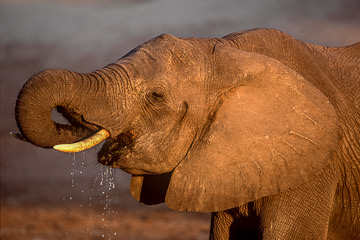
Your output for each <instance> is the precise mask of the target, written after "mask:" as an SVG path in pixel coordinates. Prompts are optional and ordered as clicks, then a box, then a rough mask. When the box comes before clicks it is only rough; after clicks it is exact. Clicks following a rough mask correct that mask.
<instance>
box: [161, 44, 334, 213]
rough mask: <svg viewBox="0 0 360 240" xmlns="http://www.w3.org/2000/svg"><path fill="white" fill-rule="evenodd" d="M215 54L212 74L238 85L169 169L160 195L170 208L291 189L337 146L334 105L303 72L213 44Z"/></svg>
mask: <svg viewBox="0 0 360 240" xmlns="http://www.w3.org/2000/svg"><path fill="white" fill-rule="evenodd" d="M294 57H296V56H294ZM215 59H216V61H215V62H216V64H218V65H220V67H219V71H220V72H218V73H217V74H215V76H218V78H219V79H216V81H219V82H222V83H226V82H229V81H234V82H236V84H235V83H234V85H235V86H234V87H232V88H231V89H230V88H229V90H228V91H225V92H223V93H222V94H220V95H219V97H218V100H217V103H216V104H215V107H214V109H213V112H211V113H210V114H209V117H208V123H207V126H206V127H205V128H204V131H203V132H202V134H200V137H199V138H198V139H197V142H195V143H194V144H193V147H192V148H191V149H190V150H189V152H188V154H187V156H186V158H185V159H184V160H183V161H182V162H181V163H180V164H179V165H178V166H177V167H176V168H175V170H174V172H173V175H172V177H171V180H170V184H169V187H168V191H167V194H166V199H165V201H166V203H167V205H168V206H169V207H170V208H173V209H175V210H180V211H202V212H210V211H211V212H213V211H220V210H225V209H229V208H233V207H236V206H240V205H242V204H244V203H247V202H250V201H254V200H256V199H259V198H261V197H264V196H269V195H274V194H278V193H280V192H284V191H288V190H290V189H292V188H296V187H298V186H299V185H300V184H302V183H305V182H306V181H308V180H310V179H311V178H312V177H314V176H315V175H316V174H319V173H320V172H321V171H322V169H323V168H324V167H325V166H326V165H327V164H328V163H329V162H330V161H331V159H332V155H334V151H335V150H336V149H337V145H338V140H339V136H338V123H337V116H336V113H335V110H334V107H333V106H332V105H331V104H330V103H329V101H328V99H327V98H326V97H325V96H324V95H323V94H322V92H320V91H319V90H318V89H317V88H315V87H314V86H313V85H312V84H310V83H309V82H308V81H306V80H305V79H304V78H303V77H302V76H301V75H299V74H297V73H296V72H294V71H293V70H291V69H290V68H288V67H286V66H285V65H283V64H282V63H280V62H278V61H276V60H274V59H271V58H268V57H266V56H263V55H259V54H254V53H249V52H244V51H241V50H238V49H233V48H230V47H226V46H222V47H217V49H215ZM214 81H215V80H214Z"/></svg>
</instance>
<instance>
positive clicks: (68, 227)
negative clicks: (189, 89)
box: [0, 0, 360, 240]
mask: <svg viewBox="0 0 360 240" xmlns="http://www.w3.org/2000/svg"><path fill="white" fill-rule="evenodd" d="M359 13H360V1H358V0H331V1H328V0H318V1H310V0H294V1H289V0H264V1H253V0H224V1H218V0H182V1H175V0H117V1H116V0H73V1H71V0H67V1H60V0H53V1H45V0H43V1H41V0H38V1H34V0H0V61H1V62H0V80H1V82H0V84H1V89H0V97H1V99H0V100H1V101H0V105H1V109H0V110H1V118H0V121H1V124H0V144H1V145H0V148H1V149H0V164H1V165H0V170H1V172H0V173H1V179H0V184H1V225H0V238H1V239H3V240H5V239H37V240H41V239H69V240H70V239H71V240H72V239H208V231H209V224H210V214H195V213H178V212H175V211H172V210H170V209H168V208H167V207H166V206H165V205H159V206H144V205H142V204H139V203H137V202H136V201H135V200H134V199H132V197H131V196H130V193H129V181H130V176H129V175H127V174H125V173H123V172H121V171H120V170H116V169H113V170H111V171H110V170H109V169H106V168H104V167H101V166H100V165H98V164H97V161H96V153H97V151H98V150H99V148H97V149H92V150H88V151H86V152H85V153H78V154H64V153H59V152H55V151H54V150H49V149H39V148H36V147H34V146H32V145H30V144H28V143H24V142H20V141H18V140H16V139H14V138H12V137H11V136H10V135H9V132H11V131H17V126H16V122H15V118H14V108H15V103H16V98H17V94H18V92H19V90H20V89H21V87H22V85H23V84H24V83H25V82H26V81H27V79H28V78H29V77H31V76H32V75H33V74H35V73H37V72H39V71H41V70H43V69H47V68H65V69H69V70H72V71H79V72H88V71H92V70H95V69H98V68H101V67H103V66H105V65H107V64H108V63H111V62H113V61H115V60H116V59H118V58H120V57H121V56H122V55H124V54H125V53H127V52H128V51H130V50H131V49H132V48H134V47H136V46H137V45H139V44H141V43H143V42H145V41H147V40H149V39H151V38H153V37H155V36H158V35H160V34H162V33H170V34H172V35H174V36H177V37H221V36H224V35H226V34H228V33H231V32H236V31H241V30H245V29H249V28H259V27H270V28H277V29H280V30H282V31H285V32H287V33H289V34H290V35H292V36H294V37H295V38H298V39H300V40H303V41H306V42H310V43H315V44H320V45H326V46H344V45H348V44H351V43H355V42H358V41H360V14H359ZM113 186H115V187H113Z"/></svg>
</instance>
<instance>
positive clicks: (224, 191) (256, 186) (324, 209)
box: [16, 29, 360, 239]
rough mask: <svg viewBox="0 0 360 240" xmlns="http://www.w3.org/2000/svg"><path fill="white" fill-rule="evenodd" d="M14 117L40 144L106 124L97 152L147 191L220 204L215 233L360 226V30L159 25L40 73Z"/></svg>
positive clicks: (336, 234)
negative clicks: (77, 64) (99, 61)
mask: <svg viewBox="0 0 360 240" xmlns="http://www.w3.org/2000/svg"><path fill="white" fill-rule="evenodd" d="M64 86H68V88H66V89H65V88H64ZM79 89H80V90H79ZM85 96H86V97H85ZM46 99H49V100H46ZM46 104H47V105H46ZM43 105H45V106H43ZM38 106H40V107H38ZM54 107H56V108H57V109H58V110H59V111H60V112H62V113H63V115H64V116H65V117H66V118H67V119H68V120H69V122H70V124H71V126H64V125H61V124H54V123H53V122H52V121H51V117H49V116H50V115H51V114H50V113H51V110H52V109H53V108H54ZM16 116H17V122H18V126H19V128H20V130H21V132H22V135H23V137H24V138H25V139H27V140H28V141H30V142H32V143H34V144H36V145H38V146H41V147H52V146H54V145H56V144H59V143H71V142H75V141H77V140H81V139H84V138H85V137H87V136H88V135H90V134H93V133H94V132H95V131H97V130H99V129H106V131H105V132H106V134H105V135H106V136H109V135H111V136H110V140H108V141H107V142H106V143H105V144H104V146H103V148H102V149H101V151H100V152H99V162H100V163H103V164H105V165H111V166H113V167H119V168H121V169H123V170H125V171H127V172H129V173H131V174H133V177H132V181H131V193H132V195H133V196H134V197H135V198H136V199H137V200H139V201H140V202H144V203H147V204H156V203H160V202H164V201H165V202H166V203H167V205H168V206H169V207H171V208H173V209H176V210H179V211H203V212H214V213H213V215H212V221H211V231H210V237H211V238H212V239H235V238H244V239H251V238H263V239H360V43H357V44H354V45H352V46H348V47H343V48H326V47H320V46H316V45H311V44H307V43H303V42H301V41H298V40H296V39H294V38H292V37H290V36H288V35H286V34H284V33H282V32H280V31H277V30H271V29H256V30H250V31H245V32H240V33H233V34H230V35H228V36H225V37H223V38H220V39H179V38H175V37H172V36H170V35H162V36H160V37H158V38H155V39H153V40H150V41H149V42H147V43H145V44H143V45H142V46H139V47H138V48H136V49H134V50H133V51H132V52H130V53H129V54H127V55H126V56H124V57H123V58H121V59H120V60H119V61H118V62H116V63H114V64H111V65H109V66H107V67H105V68H103V69H100V70H98V71H95V72H92V73H90V74H78V73H72V72H68V71H62V70H52V71H45V72H42V73H40V74H38V75H36V76H34V77H33V78H32V79H31V80H30V81H29V82H28V83H27V84H26V85H25V86H24V88H23V90H22V91H21V93H20V94H19V98H18V102H17V109H16ZM91 141H93V140H91ZM80 145H81V144H80ZM61 148H62V146H60V148H59V149H61ZM154 193H155V194H154ZM154 195H156V196H154Z"/></svg>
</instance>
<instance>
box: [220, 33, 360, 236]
mask: <svg viewBox="0 0 360 240" xmlns="http://www.w3.org/2000/svg"><path fill="white" fill-rule="evenodd" d="M261 31H263V32H262V33H260V32H261ZM260 32H259V31H250V32H247V33H246V32H245V33H234V34H230V35H228V36H226V37H224V38H225V39H226V42H225V43H226V44H230V45H231V46H232V47H236V48H240V49H242V50H246V51H252V52H257V53H260V54H264V55H266V56H269V57H271V58H275V59H277V60H278V61H280V62H282V63H283V64H285V65H287V66H289V67H290V68H291V69H293V70H295V71H296V72H298V73H299V74H301V75H302V76H304V78H305V79H306V80H307V81H310V82H311V83H312V84H314V85H315V86H316V87H317V88H318V89H320V90H321V91H322V92H323V93H324V95H326V97H327V98H328V99H329V101H331V103H332V104H333V105H334V106H335V109H336V112H337V115H338V116H339V120H340V129H341V131H340V132H341V136H340V141H339V146H338V150H337V152H336V159H337V161H336V162H334V163H332V164H330V166H329V167H328V168H327V169H326V170H324V172H323V173H321V174H319V175H318V176H316V177H315V178H314V179H313V181H311V183H305V184H303V185H302V186H300V187H299V188H298V189H296V190H293V191H292V192H287V193H282V194H279V195H277V196H272V197H267V198H264V199H261V200H258V201H256V204H258V205H259V207H258V208H257V210H258V213H260V216H261V220H260V219H259V222H258V224H259V225H258V226H259V227H260V226H261V228H263V231H264V237H265V236H269V239H279V238H280V239H297V238H300V239H301V237H299V236H303V238H304V239H325V238H326V237H327V238H328V239H360V184H359V179H360V44H359V43H357V44H355V45H352V46H348V47H343V48H325V47H319V46H314V45H310V44H306V43H303V42H300V41H297V40H295V39H292V38H290V37H289V36H287V35H285V34H283V33H281V32H278V31H272V30H270V31H269V30H260ZM269 34H271V35H273V37H270V39H276V40H275V41H272V40H270V41H269V37H268V35H269ZM276 35H282V36H281V37H276ZM264 36H267V37H266V38H264ZM279 38H280V39H283V40H282V41H280V42H278V41H277V39H279ZM284 40H285V41H284ZM279 44H281V47H280V48H279V47H278V45H279ZM327 171H328V172H327ZM317 195H318V196H317ZM324 196H327V197H326V198H324ZM315 199H316V201H315ZM326 200H328V201H326ZM284 206H285V207H284ZM298 209H299V210H298ZM294 211H304V213H303V214H302V219H293V218H292V217H290V216H291V215H292V214H293V212H294ZM230 213H231V214H228V213H221V215H225V216H227V217H228V218H230V219H233V218H234V217H233V216H234V214H233V211H230ZM258 213H255V212H254V211H252V214H253V215H256V214H258ZM235 216H239V214H235ZM274 216H276V217H275V219H277V220H276V221H274ZM214 217H215V218H216V217H217V214H216V215H215V216H214ZM267 218H270V219H267ZM236 219H237V218H236V217H235V218H234V220H235V221H238V222H239V221H240V220H239V219H237V220H236ZM240 219H241V221H244V222H246V221H248V219H247V217H244V216H242V215H240ZM321 219H322V220H321ZM327 219H329V220H327ZM284 221H286V222H287V223H286V224H284V223H283V222H284ZM291 221H293V223H292V224H291V223H290V222H291ZM238 222H237V224H239V223H238ZM324 222H328V223H329V224H328V225H324V224H322V223H324ZM244 226H247V225H246V224H244ZM247 229H249V228H247ZM255 229H256V230H259V229H258V228H255ZM250 230H254V229H251V228H250ZM311 230H312V231H313V232H312V231H311ZM245 231H246V229H245ZM326 233H327V234H326ZM252 234H253V233H252ZM268 234H269V235H268ZM221 235H224V233H221ZM224 239H227V238H224ZM266 239H267V238H266Z"/></svg>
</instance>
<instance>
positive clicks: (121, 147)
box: [98, 131, 135, 167]
mask: <svg viewBox="0 0 360 240" xmlns="http://www.w3.org/2000/svg"><path fill="white" fill-rule="evenodd" d="M134 143H135V133H134V131H126V132H124V133H121V134H120V135H118V136H117V137H115V138H113V139H109V140H108V141H106V142H105V143H104V145H103V147H102V148H101V150H100V151H99V152H98V162H99V163H101V164H103V165H107V166H113V167H116V163H117V162H119V161H121V159H122V158H124V157H126V156H128V155H129V154H131V152H132V148H133V146H134Z"/></svg>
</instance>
